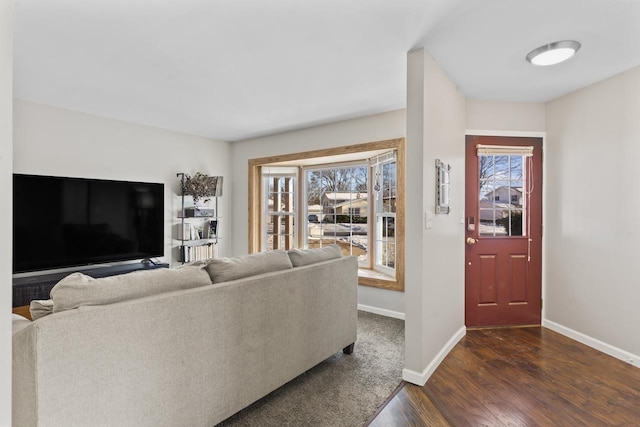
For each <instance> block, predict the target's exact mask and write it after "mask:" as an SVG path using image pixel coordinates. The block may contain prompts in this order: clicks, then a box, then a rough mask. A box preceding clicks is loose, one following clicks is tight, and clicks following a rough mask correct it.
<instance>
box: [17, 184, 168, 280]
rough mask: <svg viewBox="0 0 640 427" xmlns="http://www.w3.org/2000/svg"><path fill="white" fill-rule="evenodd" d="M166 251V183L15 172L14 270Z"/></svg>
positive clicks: (68, 264) (94, 261)
mask: <svg viewBox="0 0 640 427" xmlns="http://www.w3.org/2000/svg"><path fill="white" fill-rule="evenodd" d="M163 255H164V184H156V183H148V182H129V181H110V180H102V179H85V178H65V177H59V176H40V175H23V174H14V175H13V273H14V274H16V273H25V272H31V271H40V270H54V269H60V268H65V267H77V266H86V265H92V264H101V263H109V262H115V261H127V260H136V259H144V258H152V257H159V256H163Z"/></svg>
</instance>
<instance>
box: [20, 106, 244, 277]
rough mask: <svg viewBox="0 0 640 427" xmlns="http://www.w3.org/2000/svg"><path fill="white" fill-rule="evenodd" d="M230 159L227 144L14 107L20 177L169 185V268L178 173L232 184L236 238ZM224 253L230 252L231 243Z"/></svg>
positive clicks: (225, 228) (226, 218) (226, 217)
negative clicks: (198, 174) (203, 175)
mask: <svg viewBox="0 0 640 427" xmlns="http://www.w3.org/2000/svg"><path fill="white" fill-rule="evenodd" d="M230 156H231V154H230V144H229V143H227V142H221V141H214V140H210V139H207V138H203V137H198V136H193V135H185V134H181V133H177V132H173V131H168V130H164V129H158V128H153V127H149V126H143V125H138V124H133V123H128V122H123V121H119V120H114V119H109V118H105V117H99V116H95V115H91V114H86V113H80V112H76V111H70V110H65V109H61V108H55V107H51V106H47V105H41V104H34V103H31V102H26V101H21V100H16V101H15V103H14V164H13V166H14V171H15V172H16V173H27V174H38V175H61V176H73V177H86V178H101V179H117V180H129V181H146V182H160V183H164V184H165V257H164V259H163V260H164V261H165V262H169V261H172V262H173V263H174V264H176V263H177V256H178V251H177V249H175V247H174V245H177V242H176V241H173V240H172V237H176V234H175V232H176V230H175V227H174V226H173V225H174V224H177V222H178V221H177V219H176V217H175V215H176V214H177V212H178V210H179V208H180V198H179V197H178V196H177V194H178V193H179V190H180V186H179V180H178V178H177V177H176V174H177V173H178V172H187V173H190V174H194V173H195V172H203V173H206V174H210V175H222V176H224V177H225V180H224V186H225V188H224V196H223V197H222V198H221V199H220V204H219V208H220V211H221V213H222V217H223V219H222V222H221V234H220V235H221V236H222V237H223V238H224V237H225V236H226V237H228V236H230V231H231V228H232V226H231V221H232V216H231V215H230V212H231V204H232V200H233V192H232V191H229V190H230V189H231V187H232V186H233V179H232V177H231V168H230V164H229V163H230V162H229V160H230ZM36 203H37V200H34V204H36ZM221 251H222V254H223V255H224V254H226V253H227V248H226V247H225V240H222V244H221Z"/></svg>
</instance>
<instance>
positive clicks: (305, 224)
mask: <svg viewBox="0 0 640 427" xmlns="http://www.w3.org/2000/svg"><path fill="white" fill-rule="evenodd" d="M357 167H363V168H365V169H366V171H367V184H368V183H369V182H371V168H370V167H369V164H368V162H367V160H366V159H362V160H357V161H353V162H341V163H331V164H323V165H310V166H305V167H303V168H302V170H301V173H300V176H301V178H300V181H301V182H302V200H303V201H304V208H303V209H304V215H303V217H302V218H301V219H302V221H301V224H302V246H303V247H304V248H305V249H306V248H308V241H309V212H308V203H307V200H308V189H307V173H308V172H315V171H324V170H331V169H347V168H357ZM367 186H368V190H367V198H368V199H367V200H371V199H370V197H371V188H369V187H370V186H369V185H367ZM320 205H321V206H322V196H320ZM349 209H351V208H349ZM326 215H327V213H326V212H324V208H323V212H322V218H319V223H320V229H321V230H322V225H323V224H325V222H324V218H325V216H326ZM333 215H337V214H336V213H335V210H334V213H333ZM367 226H368V227H367V240H368V241H369V242H370V241H371V225H370V223H369V219H367ZM370 258H371V244H370V243H369V244H368V246H367V257H366V259H363V260H360V259H359V260H358V266H359V267H362V268H369V266H370V265H371V263H370V261H369V260H370Z"/></svg>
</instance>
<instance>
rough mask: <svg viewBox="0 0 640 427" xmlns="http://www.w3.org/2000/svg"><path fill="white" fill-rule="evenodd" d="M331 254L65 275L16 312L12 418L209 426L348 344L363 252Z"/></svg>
mask: <svg viewBox="0 0 640 427" xmlns="http://www.w3.org/2000/svg"><path fill="white" fill-rule="evenodd" d="M331 251H332V249H328V248H325V249H324V250H323V251H321V252H312V251H295V252H292V253H291V254H290V255H291V256H289V254H287V253H286V252H280V253H278V254H277V255H275V258H274V255H266V254H258V255H251V256H245V257H239V258H235V259H222V260H216V261H213V262H210V263H208V264H206V265H204V264H203V265H196V266H187V267H183V268H179V269H172V270H166V269H165V270H151V271H146V272H137V273H130V274H126V275H122V276H115V277H111V278H105V279H90V278H87V277H86V276H84V277H83V276H82V275H80V274H77V273H76V274H74V275H71V276H73V277H71V276H69V277H68V278H65V279H63V280H62V281H61V283H59V284H58V285H56V288H57V289H56V288H54V289H53V290H52V292H51V294H52V301H49V302H42V303H39V304H38V303H36V304H35V305H37V306H38V308H39V309H40V310H41V312H40V315H41V314H42V309H43V307H45V309H44V310H45V311H46V310H47V309H46V307H47V306H50V307H51V308H52V310H50V311H52V313H51V314H48V315H45V316H42V317H40V318H39V319H37V320H34V321H33V322H30V321H27V320H26V319H24V318H21V317H19V316H16V319H15V321H14V332H13V425H14V426H20V427H29V426H67V427H69V426H83V427H86V426H207V427H212V426H214V425H215V424H217V423H219V422H220V421H222V420H224V419H226V418H228V417H229V416H231V415H233V414H234V413H236V412H238V411H239V410H241V409H242V408H245V407H246V406H248V405H250V404H251V403H253V402H255V401H256V400H258V399H260V398H262V397H263V396H265V395H266V394H268V393H270V392H271V391H273V390H275V389H276V388H278V387H280V386H281V385H283V384H285V383H286V382H288V381H290V380H291V379H293V378H295V377H296V376H298V375H300V374H301V373H303V372H305V371H306V370H308V369H310V368H312V367H313V366H315V365H316V364H318V363H320V362H321V361H323V360H324V359H326V358H327V357H329V356H331V355H332V354H334V353H336V352H338V351H340V350H343V349H345V352H346V353H349V352H350V350H352V349H353V347H352V346H351V344H353V343H354V342H355V339H356V321H357V309H356V306H357V303H356V292H357V291H356V289H357V260H356V259H355V257H338V258H336V257H333V256H327V254H328V253H329V252H331ZM270 254H273V253H270ZM283 256H284V257H285V258H286V259H285V258H283ZM338 256H339V255H338ZM269 257H271V258H269ZM276 258H277V259H276ZM329 258H331V259H329ZM323 259H326V260H323ZM291 261H293V263H292V262H291ZM305 264H306V265H305ZM273 269H276V270H277V271H270V270H273ZM264 271H268V272H264ZM247 274H250V275H249V276H248V277H242V276H246V275H247ZM212 278H213V280H212ZM212 282H215V283H212ZM154 283H155V284H156V286H154ZM172 285H174V286H172ZM141 289H142V290H141ZM34 308H35V307H34ZM34 312H35V310H34Z"/></svg>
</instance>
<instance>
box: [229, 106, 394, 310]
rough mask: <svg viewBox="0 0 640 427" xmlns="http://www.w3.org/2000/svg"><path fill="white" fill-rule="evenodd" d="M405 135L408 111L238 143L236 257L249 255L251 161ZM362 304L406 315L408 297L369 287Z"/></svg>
mask: <svg viewBox="0 0 640 427" xmlns="http://www.w3.org/2000/svg"><path fill="white" fill-rule="evenodd" d="M404 135H405V111H404V110H397V111H391V112H388V113H384V114H377V115H373V116H368V117H364V118H359V119H353V120H346V121H342V122H337V123H332V124H329V125H324V126H317V127H312V128H307V129H303V130H298V131H292V132H287V133H282V134H278V135H272V136H267V137H263V138H256V139H251V140H246V141H240V142H234V143H233V150H232V158H233V161H232V169H233V193H234V198H233V200H234V201H233V214H234V226H233V249H232V251H233V253H234V254H235V255H241V254H246V253H247V252H248V239H249V237H248V226H247V224H248V222H249V218H248V199H249V195H248V193H247V191H248V174H249V171H248V161H249V159H254V158H260V157H266V156H273V155H280V154H291V153H298V152H303V151H311V150H318V149H323V148H332V147H340V146H345V145H355V144H361V143H365V142H372V141H380V140H385V139H392V138H400V137H404ZM358 303H359V304H363V305H367V306H372V307H377V308H380V309H384V310H391V311H396V312H401V313H403V312H404V293H402V292H396V291H388V290H384V289H379V288H371V287H366V286H359V287H358Z"/></svg>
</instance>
